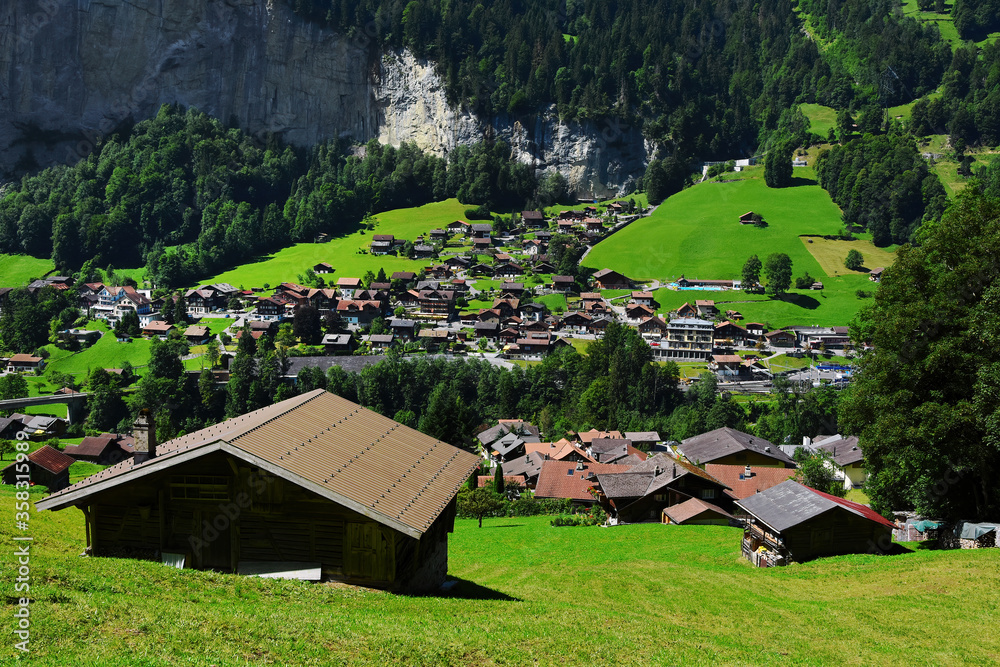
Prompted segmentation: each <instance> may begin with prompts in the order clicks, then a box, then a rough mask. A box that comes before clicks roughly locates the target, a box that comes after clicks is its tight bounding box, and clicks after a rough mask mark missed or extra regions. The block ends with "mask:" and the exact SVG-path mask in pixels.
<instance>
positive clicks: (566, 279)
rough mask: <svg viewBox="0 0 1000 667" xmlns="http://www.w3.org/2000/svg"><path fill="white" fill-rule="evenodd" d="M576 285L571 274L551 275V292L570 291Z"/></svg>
mask: <svg viewBox="0 0 1000 667" xmlns="http://www.w3.org/2000/svg"><path fill="white" fill-rule="evenodd" d="M575 287H576V278H574V277H573V276H552V291H553V292H572V291H573V289H574V288H575Z"/></svg>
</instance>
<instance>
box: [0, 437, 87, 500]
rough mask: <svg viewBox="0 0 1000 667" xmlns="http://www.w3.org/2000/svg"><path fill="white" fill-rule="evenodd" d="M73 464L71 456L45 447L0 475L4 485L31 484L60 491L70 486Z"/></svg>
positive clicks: (5, 469)
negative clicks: (70, 470) (70, 469)
mask: <svg viewBox="0 0 1000 667" xmlns="http://www.w3.org/2000/svg"><path fill="white" fill-rule="evenodd" d="M73 463H74V461H73V459H72V458H70V457H69V456H66V455H65V454H63V453H62V452H60V451H59V450H58V449H54V448H52V447H49V446H48V445H45V446H43V447H41V448H40V449H37V450H35V451H34V452H32V453H31V454H28V458H27V460H25V461H19V462H15V463H11V464H10V465H9V466H7V467H6V468H4V469H3V472H2V473H0V474H2V476H3V483H4V484H16V483H17V482H29V483H31V484H40V485H42V486H47V487H49V491H58V490H59V489H64V488H66V487H67V486H69V467H70V466H71V465H73Z"/></svg>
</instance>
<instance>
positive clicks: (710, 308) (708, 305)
mask: <svg viewBox="0 0 1000 667" xmlns="http://www.w3.org/2000/svg"><path fill="white" fill-rule="evenodd" d="M694 307H695V310H697V311H698V316H699V317H707V318H709V319H711V318H713V317H715V316H716V315H718V314H719V309H718V308H716V307H715V301H712V300H711V299H698V300H697V301H695V302H694Z"/></svg>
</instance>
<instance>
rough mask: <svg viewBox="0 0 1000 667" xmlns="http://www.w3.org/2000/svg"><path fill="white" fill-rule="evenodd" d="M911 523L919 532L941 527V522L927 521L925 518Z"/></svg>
mask: <svg viewBox="0 0 1000 667" xmlns="http://www.w3.org/2000/svg"><path fill="white" fill-rule="evenodd" d="M911 525H912V526H913V527H914V528H916V529H917V530H919V531H920V532H921V533H926V532H927V531H928V530H934V529H936V528H940V527H941V524H939V523H938V522H937V521H927V520H926V519H925V520H923V521H914V522H913V523H912V524H911Z"/></svg>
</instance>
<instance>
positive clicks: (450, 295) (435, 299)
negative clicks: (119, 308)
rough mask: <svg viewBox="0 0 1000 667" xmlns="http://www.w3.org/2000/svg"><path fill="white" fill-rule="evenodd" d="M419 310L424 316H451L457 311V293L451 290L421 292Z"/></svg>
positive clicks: (418, 303)
mask: <svg viewBox="0 0 1000 667" xmlns="http://www.w3.org/2000/svg"><path fill="white" fill-rule="evenodd" d="M417 308H418V309H419V312H420V313H421V314H424V315H444V316H447V315H450V314H451V313H452V312H453V311H454V310H455V292H453V291H451V290H421V291H420V294H419V299H418V301H417Z"/></svg>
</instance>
